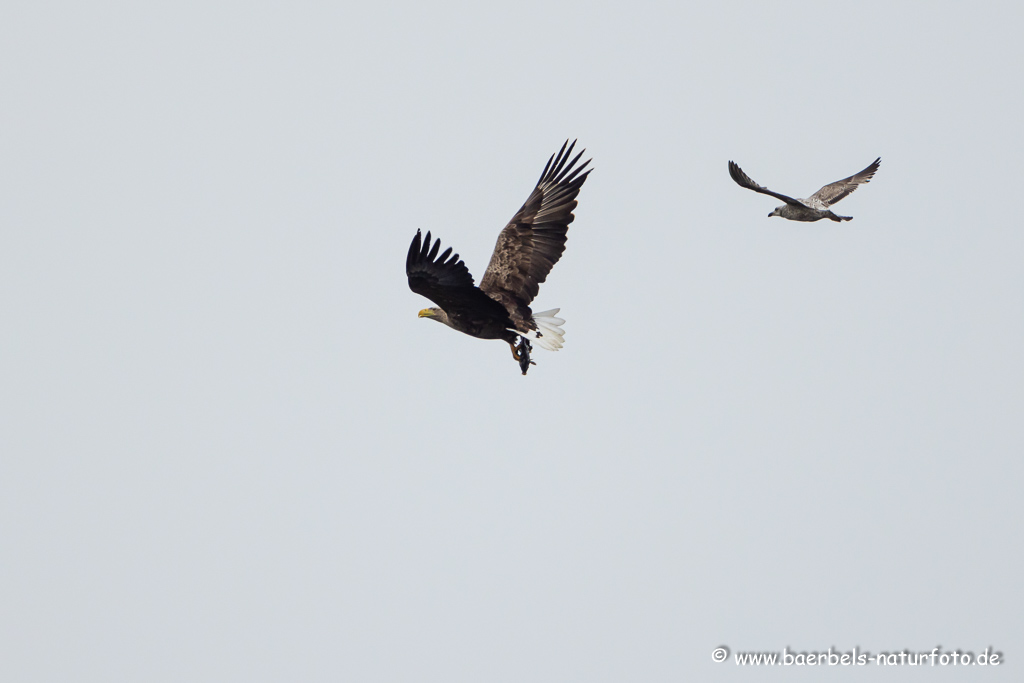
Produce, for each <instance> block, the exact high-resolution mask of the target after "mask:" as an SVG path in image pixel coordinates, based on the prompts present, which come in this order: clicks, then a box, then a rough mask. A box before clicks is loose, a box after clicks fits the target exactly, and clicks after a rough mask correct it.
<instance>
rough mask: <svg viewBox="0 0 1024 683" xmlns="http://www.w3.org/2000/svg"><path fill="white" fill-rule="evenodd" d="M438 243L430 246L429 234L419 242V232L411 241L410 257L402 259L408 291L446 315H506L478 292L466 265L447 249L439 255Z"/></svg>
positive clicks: (500, 307) (439, 244)
mask: <svg viewBox="0 0 1024 683" xmlns="http://www.w3.org/2000/svg"><path fill="white" fill-rule="evenodd" d="M440 248H441V240H436V241H435V242H434V243H433V245H431V240H430V233H429V232H428V233H427V237H426V239H421V237H420V231H419V230H417V231H416V236H415V237H413V238H412V244H410V245H409V254H408V255H407V256H406V257H405V274H406V275H407V276H408V278H409V289H411V290H412V291H414V292H416V293H417V294H422V295H423V296H425V297H427V298H428V299H430V300H431V301H433V302H434V303H435V304H437V305H438V306H440V307H441V308H442V309H444V310H445V311H446V312H448V313H451V312H452V311H453V310H455V309H458V310H481V311H488V312H490V313H491V314H497V315H498V316H501V315H505V314H506V312H505V310H504V309H503V308H502V306H501V305H500V304H499V303H498V302H497V301H495V300H494V299H492V298H491V297H489V296H487V295H486V294H484V293H483V292H481V291H480V290H479V289H478V288H477V287H476V286H475V285H474V284H473V276H472V275H470V274H469V269H468V268H466V264H465V263H463V261H462V260H461V259H460V258H459V255H458V254H452V248H451V247H448V248H447V249H445V250H444V252H442V253H441V255H440V256H439V255H438V253H437V252H438V251H439V250H440Z"/></svg>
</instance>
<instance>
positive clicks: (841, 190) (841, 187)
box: [808, 157, 882, 206]
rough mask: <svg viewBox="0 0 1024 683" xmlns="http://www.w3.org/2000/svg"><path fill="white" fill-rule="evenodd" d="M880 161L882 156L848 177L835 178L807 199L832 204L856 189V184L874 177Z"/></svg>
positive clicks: (827, 204)
mask: <svg viewBox="0 0 1024 683" xmlns="http://www.w3.org/2000/svg"><path fill="white" fill-rule="evenodd" d="M881 163H882V157H878V158H877V159H875V160H874V161H872V162H871V165H870V166H868V167H867V168H865V169H864V170H863V171H861V172H860V173H855V174H853V175H852V176H850V177H849V178H843V179H842V180H837V181H836V182H834V183H830V184H828V185H826V186H825V187H823V188H821V189H820V190H818V191H817V192H815V193H814V194H812V195H811V196H810V197H808V199H811V200H817V201H819V202H821V203H822V204H824V205H825V206H832V205H833V204H835V203H836V202H838V201H839V200H840V199H843V198H844V197H847V196H849V195H850V194H851V193H852V192H853V191H854V190H856V189H857V186H858V185H863V184H864V183H866V182H868V181H869V180H871V178H872V177H874V175H875V171H877V170H878V166H879V164H881Z"/></svg>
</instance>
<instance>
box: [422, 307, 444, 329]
mask: <svg viewBox="0 0 1024 683" xmlns="http://www.w3.org/2000/svg"><path fill="white" fill-rule="evenodd" d="M419 317H421V318H430V319H431V320H436V321H437V322H439V323H444V324H445V325H447V324H448V314H447V313H445V312H444V311H443V310H441V309H440V308H437V307H431V308H424V309H423V310H422V311H420V313H419Z"/></svg>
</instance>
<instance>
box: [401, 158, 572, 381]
mask: <svg viewBox="0 0 1024 683" xmlns="http://www.w3.org/2000/svg"><path fill="white" fill-rule="evenodd" d="M575 145H576V142H575V141H573V143H572V144H569V142H568V141H566V143H565V144H564V145H562V149H561V150H560V151H559V152H558V153H557V154H553V155H552V156H551V158H550V159H548V163H547V165H546V166H545V167H544V171H543V172H542V173H541V176H540V180H538V181H537V186H536V187H535V188H534V189H533V192H531V193H530V196H529V198H528V199H527V200H526V203H525V204H523V206H522V208H521V209H519V211H518V212H517V213H516V215H515V216H513V217H512V220H511V221H509V223H508V225H506V226H505V228H504V229H503V230H502V231H501V233H500V234H499V235H498V242H497V244H496V245H495V247H494V253H493V254H492V255H491V262H490V264H489V265H488V266H487V270H486V271H485V272H484V276H483V278H482V279H481V280H480V286H479V287H476V286H475V285H474V282H473V276H472V275H470V273H469V270H468V269H467V268H466V264H465V263H463V262H462V261H461V260H460V259H459V255H458V254H452V249H451V248H450V247H449V248H448V249H446V250H445V251H444V252H443V253H441V254H440V255H439V254H438V252H439V251H440V248H441V242H440V240H436V241H433V242H432V241H431V237H430V233H429V232H428V233H427V236H426V239H422V238H421V235H420V232H419V231H417V232H416V236H415V237H414V238H413V240H412V244H411V245H410V246H409V253H408V255H407V256H406V260H405V272H406V275H407V276H408V278H409V288H410V289H411V290H412V291H414V292H416V293H417V294H422V295H423V296H425V297H427V298H428V299H430V300H431V301H433V302H434V303H435V304H437V305H438V306H439V308H437V309H434V308H428V309H424V310H422V311H420V317H425V318H433V319H435V320H438V321H439V322H442V323H444V324H446V325H448V326H449V327H452V328H454V329H456V330H458V331H460V332H464V333H466V334H468V335H471V336H474V337H479V338H481V339H503V340H505V341H506V342H508V343H509V345H511V346H512V348H513V356H515V358H516V360H518V361H520V365H521V367H522V369H523V374H524V375H525V374H526V369H527V368H528V367H529V363H530V360H529V349H530V341H529V340H531V339H532V340H534V341H536V342H537V343H538V345H539V346H542V347H543V348H547V349H551V350H556V349H558V348H559V347H561V342H562V330H561V329H560V328H559V325H561V324H562V323H563V322H564V321H563V320H561V319H560V318H556V317H554V316H555V314H556V313H557V312H558V309H553V310H552V311H544V312H543V313H537V314H534V313H533V311H532V310H531V309H530V303H531V302H532V301H533V299H534V297H536V296H537V292H538V290H539V288H540V284H541V283H542V282H544V281H545V280H546V279H547V276H548V273H550V272H551V268H552V267H554V265H555V263H557V262H558V259H559V258H560V257H561V256H562V252H563V251H565V240H566V232H567V231H568V229H569V224H570V223H572V222H573V220H574V216H573V213H572V212H573V209H575V208H576V196H577V195H578V194H579V192H580V188H581V187H582V186H583V183H584V181H586V179H587V176H588V175H589V174H590V169H587V165H588V164H589V163H590V161H589V160H588V161H585V162H584V163H583V164H580V165H578V166H577V162H578V161H579V160H580V157H582V156H583V152H582V151H581V152H579V153H578V154H577V155H576V156H575V157H572V159H571V160H570V159H569V157H570V155H571V154H572V151H573V148H574V147H575ZM517 340H518V341H519V345H518V346H516V344H517Z"/></svg>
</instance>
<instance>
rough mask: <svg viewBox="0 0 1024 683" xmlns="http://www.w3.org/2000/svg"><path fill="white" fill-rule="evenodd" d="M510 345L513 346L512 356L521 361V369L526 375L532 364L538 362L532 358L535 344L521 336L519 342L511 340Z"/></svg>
mask: <svg viewBox="0 0 1024 683" xmlns="http://www.w3.org/2000/svg"><path fill="white" fill-rule="evenodd" d="M509 346H510V347H511V348H512V357H513V358H515V359H516V360H517V361H519V369H520V370H522V371H523V375H526V371H527V370H529V369H530V366H531V365H536V364H537V363H535V362H534V361H532V360H530V351H533V345H532V344H530V340H529V339H527V338H526V337H522V336H521V337H519V343H518V344H513V343H512V342H509Z"/></svg>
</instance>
